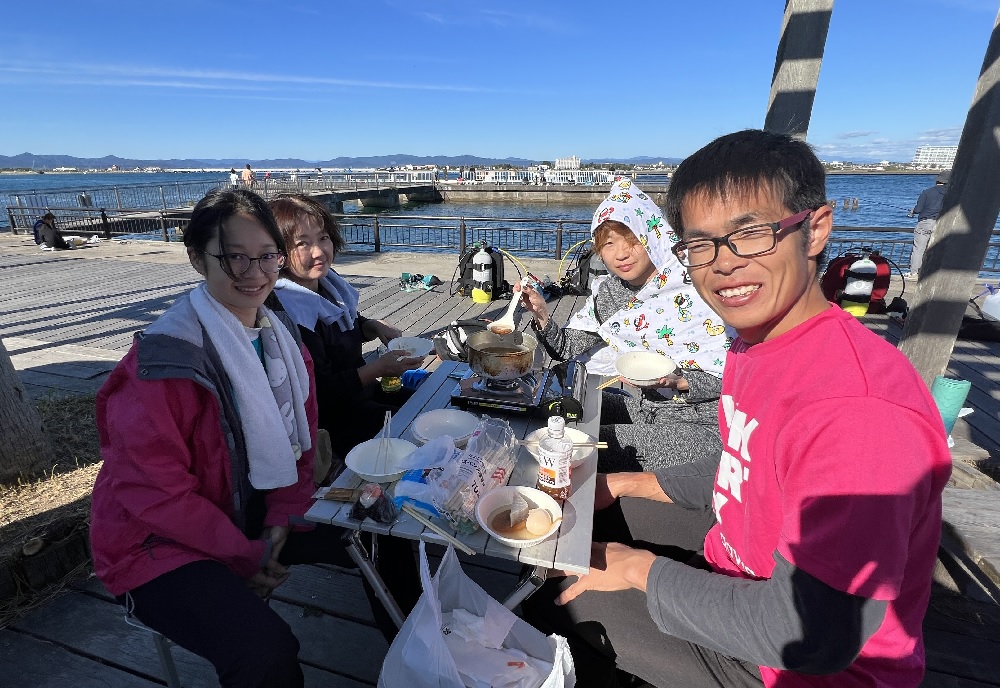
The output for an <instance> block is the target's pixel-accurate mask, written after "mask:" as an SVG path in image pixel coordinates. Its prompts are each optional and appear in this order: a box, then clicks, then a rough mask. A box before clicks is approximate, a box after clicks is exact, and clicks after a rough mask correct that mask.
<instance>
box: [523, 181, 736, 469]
mask: <svg viewBox="0 0 1004 688" xmlns="http://www.w3.org/2000/svg"><path fill="white" fill-rule="evenodd" d="M592 233H593V244H594V246H595V247H596V249H595V250H596V251H598V252H599V255H600V258H602V259H603V264H604V265H606V268H607V270H608V271H609V272H610V276H602V277H597V278H596V279H594V280H593V283H592V287H591V288H592V293H591V294H590V296H589V299H588V301H587V303H586V305H585V306H584V307H583V308H582V310H581V311H579V312H578V313H576V314H575V315H573V316H572V318H571V320H570V321H569V322H568V324H567V325H566V326H565V327H564V328H563V329H562V328H560V327H559V326H558V325H557V324H555V322H554V321H553V320H552V319H551V317H550V312H549V310H548V308H547V304H546V303H545V302H544V299H543V297H541V296H540V294H539V293H538V292H537V291H536V290H535V289H527V290H524V291H523V296H522V303H523V305H524V306H525V307H526V309H527V310H529V311H530V313H531V314H532V315H533V318H534V320H533V323H532V326H533V329H534V331H536V332H537V333H538V338H539V339H540V341H541V344H542V345H543V346H544V347H545V349H546V350H547V351H548V353H549V354H550V355H551V357H552V358H555V359H557V360H560V361H565V360H568V359H570V358H573V357H576V356H583V357H586V358H587V361H586V368H587V370H588V371H589V372H590V373H598V374H601V375H616V374H617V372H616V368H615V367H614V361H615V360H616V359H617V357H618V356H619V355H621V354H623V353H626V352H629V351H652V352H656V353H660V354H663V355H665V356H668V357H670V358H671V359H673V360H674V361H675V362H676V363H677V365H678V366H679V371H678V373H677V374H672V375H669V376H668V377H666V378H663V379H662V380H661V381H660V386H659V387H658V388H653V389H643V390H641V392H640V395H639V396H638V397H633V396H628V395H625V394H623V393H615V392H611V391H609V390H608V391H605V392H604V394H603V406H602V411H601V413H600V422H601V423H602V426H601V428H600V437H599V439H600V440H601V441H605V442H607V443H608V445H609V448H608V449H606V450H603V451H601V452H600V460H599V470H600V471H602V472H612V471H620V470H653V469H657V468H666V467H669V466H679V465H685V466H687V468H686V470H690V469H696V470H698V471H700V472H701V473H702V474H703V475H705V476H707V477H708V481H707V482H708V483H709V484H710V476H711V475H713V474H714V470H715V468H716V467H717V465H718V457H719V455H720V454H721V451H722V442H721V438H720V437H719V435H718V395H719V392H720V390H721V385H722V380H721V376H722V367H723V365H724V363H725V352H726V350H727V349H728V347H729V343H730V342H731V337H729V336H728V335H729V333H727V332H726V328H725V326H724V325H723V324H722V321H721V319H720V318H719V317H718V316H717V315H715V313H714V312H713V311H712V310H711V309H710V308H708V307H707V305H705V304H704V302H703V301H701V300H700V298H698V295H697V292H696V291H695V290H694V288H693V287H692V286H691V285H690V284H689V281H688V280H687V275H686V270H684V268H683V266H682V265H680V262H679V261H678V260H677V259H676V257H675V256H674V255H673V252H672V250H671V248H672V246H673V243H674V242H675V241H676V240H677V239H676V235H675V233H674V232H673V230H672V229H671V228H670V227H669V226H668V225H667V224H666V222H665V220H664V218H663V216H662V212H661V211H660V210H659V208H658V206H656V204H655V203H654V202H652V200H651V199H650V198H649V197H648V196H647V195H646V194H645V193H644V192H642V191H641V190H640V189H639V188H638V187H637V186H635V185H634V184H633V183H632V182H631V181H630V180H628V179H622V178H619V177H618V179H617V180H616V181H615V182H614V184H613V186H612V187H611V190H610V195H609V196H608V198H607V199H606V200H604V201H603V202H602V203H601V204H600V205H599V207H598V208H597V209H596V212H595V213H594V214H593V222H592ZM680 470H684V469H680Z"/></svg>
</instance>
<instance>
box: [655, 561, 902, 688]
mask: <svg viewBox="0 0 1004 688" xmlns="http://www.w3.org/2000/svg"><path fill="white" fill-rule="evenodd" d="M774 560H775V562H776V566H775V567H774V572H773V573H772V574H771V577H770V578H769V579H767V580H750V579H747V578H736V577H732V576H726V575H723V574H719V573H712V572H710V571H705V570H701V569H696V568H692V567H690V566H687V565H685V564H681V563H679V562H676V561H672V560H670V559H665V558H659V559H657V560H656V562H655V564H654V565H653V566H652V569H651V571H650V572H649V575H648V610H649V613H650V614H651V615H652V619H653V620H654V621H655V623H656V625H657V626H658V627H659V629H660V630H662V631H663V632H664V633H668V634H671V635H674V636H676V637H679V638H683V639H684V640H688V641H690V642H692V643H695V644H697V645H701V646H703V647H706V648H709V649H711V650H714V651H715V652H719V653H721V654H724V655H728V656H730V657H735V658H737V659H742V660H746V661H749V662H753V663H755V664H757V665H759V666H767V667H775V668H781V669H787V670H791V671H799V672H802V673H806V674H815V675H824V674H835V673H837V672H839V671H843V670H844V669H846V668H847V667H848V666H850V664H851V662H853V661H854V659H855V658H856V657H857V656H858V653H859V652H860V651H861V648H862V647H863V646H864V644H865V642H866V641H867V640H868V638H870V637H871V636H872V635H873V634H874V633H875V631H876V630H878V628H879V626H880V625H881V623H882V620H883V619H884V618H885V612H886V608H887V606H888V602H886V601H884V600H873V599H869V598H864V597H858V596H856V595H850V594H848V593H845V592H841V591H839V590H835V589H834V588H831V587H830V586H828V585H826V584H825V583H823V582H822V581H820V580H819V579H817V578H814V577H813V576H811V575H809V574H808V573H806V572H805V571H802V570H801V569H799V568H797V567H796V566H795V565H794V564H791V563H790V562H788V561H787V560H785V559H784V558H783V557H782V556H781V555H780V554H779V553H777V552H776V551H775V552H774Z"/></svg>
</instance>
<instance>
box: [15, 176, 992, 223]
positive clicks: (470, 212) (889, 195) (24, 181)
mask: <svg viewBox="0 0 1004 688" xmlns="http://www.w3.org/2000/svg"><path fill="white" fill-rule="evenodd" d="M226 177H227V175H225V174H221V173H215V172H209V173H206V172H203V173H187V174H176V173H141V172H120V173H105V174H100V173H99V174H94V173H91V174H52V173H49V174H44V175H40V174H20V175H12V174H0V202H2V203H3V204H4V205H5V206H6V205H9V204H10V200H9V199H8V197H9V196H10V195H11V194H14V193H29V192H32V191H38V192H45V191H56V190H90V189H96V188H98V187H114V186H120V187H121V186H131V185H135V184H151V185H152V184H163V185H165V186H166V185H174V184H177V183H181V184H184V183H185V182H196V181H222V180H225V179H226ZM642 181H643V182H656V183H658V182H664V181H665V177H664V176H661V175H660V176H656V175H653V176H652V177H651V178H645V177H643V178H642ZM933 184H934V175H933V174H931V175H895V174H886V175H832V176H830V177H829V178H828V179H827V184H826V193H827V197H828V198H830V199H833V200H835V201H837V207H836V210H835V223H836V224H837V225H843V226H849V227H901V228H903V229H904V230H911V229H912V228H913V227H914V226H915V225H916V220H912V219H910V218H909V217H907V215H906V213H907V211H909V210H910V209H911V208H912V207H913V205H914V203H916V200H917V196H918V195H920V192H921V191H923V190H924V189H925V188H927V187H928V186H931V185H933ZM845 198H848V199H850V198H857V199H858V209H857V210H851V209H847V210H845V209H844V208H843V201H844V199H845ZM593 208H594V206H592V205H558V204H553V203H552V204H547V205H544V204H537V203H533V204H525V205H520V204H515V203H490V204H474V203H456V204H447V203H430V204H415V205H410V206H405V207H402V208H400V209H395V210H385V211H377V212H380V213H382V214H399V215H437V216H450V217H455V216H460V215H464V216H468V217H500V218H501V217H512V218H528V219H537V218H554V219H582V220H588V219H589V218H590V217H591V216H592V211H593ZM346 211H347V212H362V211H361V209H359V208H358V207H357V206H356V205H355V204H353V203H347V204H346ZM365 212H372V211H369V210H367V211H365ZM999 225H1000V221H999V220H998V228H999ZM0 226H3V227H5V226H7V217H6V213H0Z"/></svg>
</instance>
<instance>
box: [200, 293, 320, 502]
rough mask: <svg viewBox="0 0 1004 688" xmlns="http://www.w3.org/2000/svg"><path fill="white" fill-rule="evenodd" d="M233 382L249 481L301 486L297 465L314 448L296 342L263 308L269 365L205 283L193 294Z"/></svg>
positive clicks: (261, 318)
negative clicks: (262, 359) (304, 453)
mask: <svg viewBox="0 0 1004 688" xmlns="http://www.w3.org/2000/svg"><path fill="white" fill-rule="evenodd" d="M189 299H190V301H191V303H192V307H193V308H194V309H195V313H196V316H197V317H198V319H199V323H200V324H201V325H202V327H203V329H205V331H206V334H207V335H208V336H209V339H210V341H212V343H213V346H214V347H215V348H216V351H217V352H218V353H219V355H220V359H221V360H222V362H223V370H224V371H225V372H226V374H227V377H228V378H229V379H230V384H231V386H232V388H233V394H234V398H235V401H236V403H237V411H238V414H239V415H240V421H241V429H242V430H243V432H244V443H245V445H246V447H247V456H248V478H249V480H250V481H251V485H252V486H253V487H254V488H255V489H258V490H270V489H275V488H277V487H286V486H287V485H292V484H293V483H295V482H296V481H297V477H298V476H297V471H296V461H297V459H299V458H300V454H301V453H302V452H303V451H306V450H308V449H310V446H311V444H310V425H309V424H308V422H307V412H306V401H307V396H308V395H309V394H310V378H309V377H308V375H307V367H306V365H305V364H304V362H303V356H302V355H301V353H300V349H299V347H297V345H296V341H295V340H294V339H293V337H292V336H291V335H290V333H289V331H288V330H287V329H286V327H285V326H284V325H282V323H281V322H280V321H279V320H278V318H276V316H275V314H274V313H273V312H272V311H270V310H269V309H267V308H265V307H264V306H261V307H259V308H258V317H257V323H256V325H257V326H258V327H261V328H262V329H261V343H262V350H263V353H264V358H265V366H264V367H262V363H261V360H260V359H259V358H258V352H257V351H255V348H254V345H253V344H252V343H251V341H249V339H248V335H247V332H246V330H245V327H244V325H243V324H242V323H241V321H240V320H238V318H237V316H236V315H234V314H233V313H231V312H230V311H229V310H227V308H226V307H225V306H223V304H221V303H220V302H219V301H217V300H216V299H214V298H213V296H212V295H211V294H210V293H209V290H208V289H207V288H206V285H205V283H203V284H201V285H199V286H198V287H196V288H195V289H193V290H192V292H191V294H190V295H189Z"/></svg>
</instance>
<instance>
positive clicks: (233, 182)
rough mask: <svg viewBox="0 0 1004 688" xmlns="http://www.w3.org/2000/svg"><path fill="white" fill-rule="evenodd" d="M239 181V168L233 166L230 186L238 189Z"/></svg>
mask: <svg viewBox="0 0 1004 688" xmlns="http://www.w3.org/2000/svg"><path fill="white" fill-rule="evenodd" d="M237 181H238V177H237V170H235V169H234V168H233V167H231V168H230V188H231V189H236V188H237Z"/></svg>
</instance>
